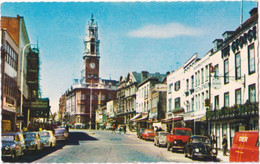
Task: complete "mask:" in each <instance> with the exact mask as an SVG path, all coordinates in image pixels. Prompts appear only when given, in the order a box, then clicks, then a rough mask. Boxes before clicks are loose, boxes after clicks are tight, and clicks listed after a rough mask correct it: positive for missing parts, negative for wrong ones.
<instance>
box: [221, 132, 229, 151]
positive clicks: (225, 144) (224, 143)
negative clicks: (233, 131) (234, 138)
mask: <svg viewBox="0 0 260 164" xmlns="http://www.w3.org/2000/svg"><path fill="white" fill-rule="evenodd" d="M227 144H228V143H227V136H226V134H224V135H223V141H222V147H223V156H227Z"/></svg>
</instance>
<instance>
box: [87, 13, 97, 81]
mask: <svg viewBox="0 0 260 164" xmlns="http://www.w3.org/2000/svg"><path fill="white" fill-rule="evenodd" d="M99 44H100V41H99V40H98V24H97V22H95V20H94V17H93V14H92V15H91V19H90V21H89V22H88V25H87V29H86V37H85V39H84V45H85V52H84V54H83V59H84V63H85V79H86V83H98V82H99V58H100V54H99Z"/></svg>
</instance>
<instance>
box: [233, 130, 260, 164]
mask: <svg viewBox="0 0 260 164" xmlns="http://www.w3.org/2000/svg"><path fill="white" fill-rule="evenodd" d="M258 138H259V132H258V131H240V132H236V133H235V136H234V138H233V143H232V146H231V149H230V154H229V161H230V162H259V141H258Z"/></svg>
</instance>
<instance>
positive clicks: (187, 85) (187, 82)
mask: <svg viewBox="0 0 260 164" xmlns="http://www.w3.org/2000/svg"><path fill="white" fill-rule="evenodd" d="M186 91H187V92H188V91H189V79H187V80H186Z"/></svg>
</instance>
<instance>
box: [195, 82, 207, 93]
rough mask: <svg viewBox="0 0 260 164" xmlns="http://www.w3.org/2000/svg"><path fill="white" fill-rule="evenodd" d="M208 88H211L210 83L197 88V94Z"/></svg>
mask: <svg viewBox="0 0 260 164" xmlns="http://www.w3.org/2000/svg"><path fill="white" fill-rule="evenodd" d="M208 87H209V83H205V84H203V85H201V86H199V87H197V88H196V89H195V92H199V91H201V90H203V89H206V88H208Z"/></svg>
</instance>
